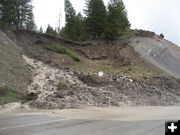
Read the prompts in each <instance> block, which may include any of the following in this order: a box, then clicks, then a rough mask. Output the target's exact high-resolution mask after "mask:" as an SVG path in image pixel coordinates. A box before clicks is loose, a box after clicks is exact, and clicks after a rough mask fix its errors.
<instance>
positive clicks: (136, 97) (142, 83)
mask: <svg viewBox="0 0 180 135" xmlns="http://www.w3.org/2000/svg"><path fill="white" fill-rule="evenodd" d="M24 59H25V60H26V62H27V63H28V64H29V66H30V67H31V70H32V73H33V82H32V84H31V85H30V86H29V89H28V91H29V93H30V95H31V96H32V95H34V97H35V99H33V100H32V101H29V104H30V105H31V106H33V107H37V108H60V109H62V108H82V107H87V106H101V107H105V106H158V105H179V104H180V91H179V89H180V81H179V80H177V79H174V78H168V77H167V78H166V77H164V78H163V77H161V78H160V77H153V78H142V79H137V78H136V79H135V78H128V77H126V76H118V75H105V76H104V77H98V76H97V75H95V74H87V73H82V72H73V71H68V70H60V69H57V68H53V67H51V66H49V65H46V64H43V63H42V62H40V61H38V60H34V59H31V58H28V57H27V56H24ZM87 82H88V83H87ZM32 93H34V94H32Z"/></svg>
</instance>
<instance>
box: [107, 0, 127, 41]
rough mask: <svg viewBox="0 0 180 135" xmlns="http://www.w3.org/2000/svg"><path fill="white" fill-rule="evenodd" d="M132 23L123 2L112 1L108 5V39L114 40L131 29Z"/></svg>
mask: <svg viewBox="0 0 180 135" xmlns="http://www.w3.org/2000/svg"><path fill="white" fill-rule="evenodd" d="M129 27H130V23H129V21H128V18H127V11H126V8H125V5H124V3H123V1H122V0H111V1H110V3H109V4H108V25H107V29H106V37H107V38H108V39H111V40H114V39H116V38H117V37H119V36H121V35H122V34H123V32H124V31H125V30H127V29H129Z"/></svg>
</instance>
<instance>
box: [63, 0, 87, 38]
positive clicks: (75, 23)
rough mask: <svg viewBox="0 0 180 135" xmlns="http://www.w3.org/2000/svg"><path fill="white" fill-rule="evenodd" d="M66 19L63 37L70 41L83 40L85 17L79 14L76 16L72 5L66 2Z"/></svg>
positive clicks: (66, 0) (67, 0)
mask: <svg viewBox="0 0 180 135" xmlns="http://www.w3.org/2000/svg"><path fill="white" fill-rule="evenodd" d="M64 11H65V17H66V19H65V20H66V24H65V27H64V28H62V30H61V36H62V37H63V38H66V39H70V40H76V41H77V40H82V39H84V37H85V32H84V23H83V17H82V15H81V14H80V13H79V14H77V15H76V11H75V10H74V8H73V6H72V4H71V3H70V1H69V0H65V9H64Z"/></svg>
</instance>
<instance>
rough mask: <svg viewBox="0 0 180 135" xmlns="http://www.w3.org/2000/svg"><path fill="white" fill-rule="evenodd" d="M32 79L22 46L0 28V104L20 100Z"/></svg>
mask: <svg viewBox="0 0 180 135" xmlns="http://www.w3.org/2000/svg"><path fill="white" fill-rule="evenodd" d="M30 80H31V76H30V74H29V73H28V70H27V67H26V62H25V61H24V59H23V58H22V50H21V48H20V47H18V46H17V45H16V44H15V43H14V42H13V41H12V40H11V39H10V38H8V37H7V35H6V34H5V33H4V32H2V31H1V30H0V104H4V103H8V102H13V101H17V100H19V96H18V95H20V93H21V94H24V93H25V92H26V90H27V86H28V85H29V82H30Z"/></svg>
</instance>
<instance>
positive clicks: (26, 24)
mask: <svg viewBox="0 0 180 135" xmlns="http://www.w3.org/2000/svg"><path fill="white" fill-rule="evenodd" d="M32 10H33V6H32V3H31V0H0V12H1V16H0V19H1V23H5V24H8V25H10V26H16V28H17V29H18V28H25V29H28V30H35V23H34V15H33V11H32Z"/></svg>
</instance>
